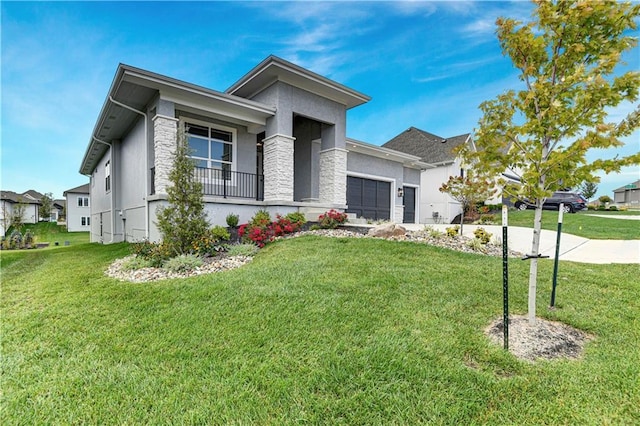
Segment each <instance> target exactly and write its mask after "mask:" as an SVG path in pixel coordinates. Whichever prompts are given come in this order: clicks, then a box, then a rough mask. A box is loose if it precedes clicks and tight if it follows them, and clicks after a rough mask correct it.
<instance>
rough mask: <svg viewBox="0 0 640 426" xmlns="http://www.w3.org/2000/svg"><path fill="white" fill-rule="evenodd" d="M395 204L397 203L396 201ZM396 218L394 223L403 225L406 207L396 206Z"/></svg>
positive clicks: (393, 218)
mask: <svg viewBox="0 0 640 426" xmlns="http://www.w3.org/2000/svg"><path fill="white" fill-rule="evenodd" d="M394 202H395V201H394ZM393 213H394V217H392V218H391V219H392V221H393V222H395V223H403V222H404V220H403V219H404V206H403V205H402V204H399V205H398V204H396V205H395V210H394V212H393Z"/></svg>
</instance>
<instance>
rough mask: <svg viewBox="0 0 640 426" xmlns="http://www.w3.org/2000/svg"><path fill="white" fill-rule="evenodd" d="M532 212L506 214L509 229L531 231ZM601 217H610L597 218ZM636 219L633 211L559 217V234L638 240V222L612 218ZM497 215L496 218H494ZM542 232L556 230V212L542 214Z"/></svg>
mask: <svg viewBox="0 0 640 426" xmlns="http://www.w3.org/2000/svg"><path fill="white" fill-rule="evenodd" d="M533 214H534V211H533V210H525V211H510V212H509V226H523V227H525V228H533ZM594 215H604V216H611V217H599V216H594ZM619 215H628V216H638V215H640V212H637V211H624V212H613V211H582V212H578V213H568V214H564V215H563V221H562V232H563V233H567V234H573V235H577V236H579V237H585V238H590V239H594V240H638V239H640V221H638V220H626V219H615V216H619ZM497 216H499V215H497ZM542 229H549V230H552V231H555V230H557V229H558V212H557V211H555V210H543V211H542Z"/></svg>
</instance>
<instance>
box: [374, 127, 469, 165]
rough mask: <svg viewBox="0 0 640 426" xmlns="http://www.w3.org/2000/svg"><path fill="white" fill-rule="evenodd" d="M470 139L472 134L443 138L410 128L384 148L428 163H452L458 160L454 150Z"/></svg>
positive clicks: (384, 145)
mask: <svg viewBox="0 0 640 426" xmlns="http://www.w3.org/2000/svg"><path fill="white" fill-rule="evenodd" d="M469 137H470V134H469V133H465V134H463V135H459V136H454V137H452V138H443V137H440V136H438V135H434V134H433V133H429V132H425V131H424V130H420V129H417V128H415V127H410V128H409V129H407V130H405V131H404V132H402V133H400V134H399V135H397V136H396V137H394V138H393V139H391V140H389V141H388V142H387V143H385V144H383V145H382V146H383V147H385V148H390V149H394V150H396V151H400V152H404V153H407V154H411V155H415V156H416V157H420V159H421V160H422V161H424V162H427V163H431V164H439V163H450V162H453V161H454V160H455V159H456V155H455V154H454V153H453V149H454V148H456V147H457V146H459V145H462V144H463V143H465V142H466V141H467V140H468V139H469Z"/></svg>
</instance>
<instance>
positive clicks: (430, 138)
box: [382, 127, 471, 223]
mask: <svg viewBox="0 0 640 426" xmlns="http://www.w3.org/2000/svg"><path fill="white" fill-rule="evenodd" d="M470 141H471V135H470V134H469V133H465V134H463V135H459V136H454V137H450V138H443V137H440V136H437V135H434V134H432V133H429V132H425V131H424V130H420V129H417V128H415V127H410V128H409V129H407V130H405V131H404V132H402V133H400V134H399V135H397V136H396V137H394V138H393V139H391V140H389V141H388V142H387V143H385V144H384V145H382V146H383V147H385V148H390V149H393V150H396V151H401V152H405V153H407V154H411V155H414V156H416V157H418V158H420V160H421V161H422V162H424V163H427V164H428V165H429V166H428V167H426V168H425V169H424V170H423V171H422V173H421V179H420V186H421V189H422V190H421V192H420V204H419V211H420V216H419V223H438V222H440V223H450V222H451V221H452V220H453V219H454V218H455V217H456V216H457V215H458V214H460V213H461V212H462V206H461V205H460V203H459V202H458V201H456V200H454V199H453V198H451V197H450V196H449V195H448V194H446V193H442V192H440V190H439V189H440V186H441V185H442V184H443V183H445V182H447V180H449V177H450V176H460V175H461V174H462V173H463V170H462V167H461V161H460V159H459V158H457V157H456V155H455V154H454V153H453V149H454V148H456V147H458V146H460V145H462V144H465V143H470Z"/></svg>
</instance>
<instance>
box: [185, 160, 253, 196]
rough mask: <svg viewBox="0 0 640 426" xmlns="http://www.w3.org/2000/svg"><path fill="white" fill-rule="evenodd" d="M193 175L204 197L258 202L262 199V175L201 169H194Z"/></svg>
mask: <svg viewBox="0 0 640 426" xmlns="http://www.w3.org/2000/svg"><path fill="white" fill-rule="evenodd" d="M194 173H195V178H196V180H197V181H199V182H201V183H202V191H203V193H204V195H213V196H216V197H224V198H250V199H253V200H259V201H262V200H263V198H264V175H259V174H256V173H244V172H233V171H231V170H225V169H207V168H203V167H196V168H195V171H194Z"/></svg>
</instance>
